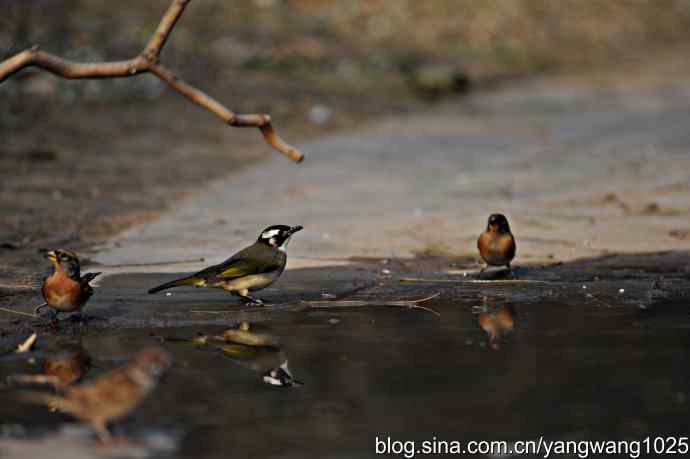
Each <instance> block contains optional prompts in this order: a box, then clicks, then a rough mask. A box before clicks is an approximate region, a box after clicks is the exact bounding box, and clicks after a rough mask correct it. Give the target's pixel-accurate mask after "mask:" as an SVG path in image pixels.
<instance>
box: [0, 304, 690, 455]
mask: <svg viewBox="0 0 690 459" xmlns="http://www.w3.org/2000/svg"><path fill="white" fill-rule="evenodd" d="M577 298H578V299H574V300H573V301H567V302H561V301H560V300H561V298H559V302H546V301H523V302H512V303H511V304H510V305H506V304H505V303H503V302H501V301H500V300H491V301H490V304H489V305H488V307H482V305H481V304H479V303H478V302H476V301H474V302H472V301H466V300H457V301H448V300H447V299H446V300H444V299H443V298H441V299H438V300H434V301H433V302H432V303H431V304H430V306H431V307H433V309H434V310H436V311H438V312H439V313H440V314H441V315H440V317H439V316H436V315H434V314H430V313H427V312H424V311H418V310H408V309H404V308H377V307H368V308H351V309H348V308H338V310H333V311H331V310H328V309H319V310H305V311H298V312H295V311H274V312H273V313H269V314H264V315H263V320H262V322H261V323H260V324H258V325H255V326H254V328H253V329H252V331H257V333H263V334H264V335H266V336H272V337H273V338H275V340H274V341H271V342H270V343H268V345H266V346H262V347H258V348H257V347H254V348H252V347H251V346H247V345H246V344H237V343H229V344H228V343H219V342H214V341H208V343H207V344H194V343H190V342H184V341H177V340H175V339H180V338H189V339H191V338H195V337H196V336H197V335H198V333H204V334H208V335H214V334H222V332H223V330H224V329H225V328H227V327H223V326H213V325H195V326H188V327H168V328H161V329H146V328H136V329H120V330H112V329H98V330H96V329H94V330H88V331H87V332H86V334H85V335H84V336H82V338H81V344H82V345H83V347H84V349H85V350H86V351H87V352H88V354H89V355H91V357H92V358H93V362H94V368H93V369H91V370H90V373H89V374H90V375H91V376H92V375H93V374H97V373H98V372H102V371H104V370H106V369H107V368H110V367H112V366H113V365H115V364H119V363H121V362H122V361H124V360H125V359H126V358H127V357H128V356H129V355H131V354H133V353H134V352H135V351H136V350H138V349H140V348H141V347H143V346H145V345H150V344H152V343H156V342H160V341H161V338H160V337H165V338H166V340H165V341H163V343H162V345H163V346H164V347H165V348H166V349H167V350H169V351H170V352H171V353H172V354H173V356H174V359H175V364H174V366H173V367H172V369H171V370H170V371H169V372H168V374H167V375H166V377H165V378H164V380H163V381H162V383H161V385H160V387H159V388H158V390H156V391H155V392H154V394H153V395H152V396H151V397H150V399H148V400H147V401H146V402H145V403H144V405H142V406H141V409H140V410H138V411H137V412H136V414H135V415H134V416H132V417H130V418H129V419H127V420H125V421H122V422H119V423H116V425H115V428H114V432H115V433H121V434H127V435H128V436H129V437H130V438H132V439H133V441H135V442H137V441H138V442H139V445H140V446H141V445H142V444H143V445H144V446H143V447H139V448H138V449H136V448H135V450H134V451H135V452H136V454H134V453H132V454H130V453H127V451H126V450H123V451H124V452H122V451H120V452H119V453H118V454H117V455H118V456H123V455H124V456H127V455H133V456H137V457H140V456H142V455H144V456H145V455H150V456H168V455H169V453H170V451H169V449H165V448H163V449H160V448H159V449H156V447H154V446H155V445H154V446H151V445H149V444H148V443H147V442H150V440H147V438H150V437H151V435H153V436H154V437H155V438H158V437H156V435H158V436H160V435H163V436H164V437H166V438H168V440H167V441H168V443H170V444H173V445H176V446H175V448H176V450H177V452H178V453H179V454H180V455H181V456H184V457H231V456H235V455H240V456H244V457H246V456H247V455H249V456H251V457H295V458H296V457H305V456H318V457H373V456H375V455H376V454H375V453H376V450H375V448H376V444H375V441H376V438H377V437H378V438H379V439H386V438H389V437H390V439H391V440H398V441H410V440H414V441H417V442H421V441H424V440H433V439H434V437H435V438H436V439H437V440H447V441H453V440H461V441H469V440H506V441H509V442H513V441H517V440H532V439H536V438H539V437H540V436H544V437H545V438H548V439H552V440H585V439H586V440H596V439H638V440H642V439H643V438H644V437H646V436H647V435H655V434H662V435H671V434H687V432H683V429H684V428H685V427H684V426H685V425H686V424H687V413H688V403H690V400H688V397H689V394H688V391H689V390H690V375H689V374H688V371H687V368H688V364H689V363H690V362H689V358H688V353H687V349H688V348H689V347H690V314H689V313H688V310H687V307H686V306H685V305H684V304H681V303H665V304H664V303H659V304H656V305H655V306H654V307H653V308H651V309H647V310H643V309H640V308H639V307H635V306H628V305H623V306H617V307H606V306H603V305H599V304H596V305H592V304H590V303H587V304H583V303H582V302H581V301H580V297H577ZM508 306H509V308H508ZM501 311H503V312H501ZM505 311H510V320H509V321H507V322H506V318H505V317H503V319H501V318H500V317H499V318H498V319H496V320H495V321H494V322H495V323H494V322H492V320H493V319H491V318H488V316H487V314H489V315H490V314H494V315H495V314H505ZM482 313H483V314H484V315H483V316H482V320H481V322H482V324H483V325H484V329H487V327H488V328H491V327H494V328H491V329H492V330H493V331H494V335H498V336H495V338H494V339H493V340H491V341H490V340H489V339H488V335H487V333H486V332H485V331H484V329H483V328H482V327H481V326H480V314H482ZM229 323H230V322H229ZM492 323H494V325H487V324H492ZM500 323H503V324H504V325H505V323H510V325H511V326H510V327H504V328H501V327H502V325H496V324H500ZM497 327H498V328H497ZM511 328H512V331H511V330H510V329H511ZM496 330H498V331H499V333H496ZM503 332H507V333H506V334H505V336H504V334H503ZM151 335H154V336H151ZM171 338H172V339H171ZM60 339H61V340H66V339H67V338H64V337H63V338H60ZM42 340H43V341H42V342H39V344H41V346H39V347H46V346H47V347H50V346H56V345H57V344H56V341H58V340H57V339H56V338H50V339H46V338H42ZM197 341H200V340H197ZM201 342H203V341H201ZM33 357H35V358H36V359H37V360H40V359H41V358H42V357H43V354H42V353H36V354H35V355H33ZM285 362H289V370H288V372H289V375H290V377H291V378H292V379H293V380H295V381H298V382H300V383H302V384H303V385H299V384H295V385H292V384H287V385H283V386H280V385H273V384H270V383H269V382H268V381H266V380H265V378H264V377H265V376H266V374H267V372H270V371H271V370H272V369H275V368H280V367H281V365H283V363H285ZM2 363H3V365H2V367H0V376H1V377H2V379H3V380H4V379H5V377H6V376H8V375H11V374H17V373H36V372H38V371H39V369H38V366H37V365H36V364H33V365H32V364H31V363H28V362H27V358H26V357H24V356H19V355H11V356H6V357H4V358H3V362H2ZM287 367H288V366H286V368H287ZM1 398H2V400H1V401H2V408H1V410H2V431H1V432H2V434H3V435H4V438H3V439H2V440H0V451H3V450H5V451H6V452H13V451H16V448H15V449H13V448H12V445H16V444H17V443H16V442H24V441H26V439H27V438H28V439H32V440H31V441H30V442H29V443H30V444H32V447H37V445H40V444H44V445H45V446H44V447H46V448H48V447H50V445H51V444H54V442H55V441H56V440H51V441H52V442H53V443H51V442H48V441H43V440H45V439H48V438H54V436H55V435H56V434H58V438H62V440H61V441H60V445H61V448H63V451H65V453H66V454H67V453H69V452H70V448H74V449H75V450H74V451H72V452H73V453H74V454H73V457H81V456H84V455H85V457H88V456H89V455H103V454H106V455H108V454H107V453H106V452H107V451H108V450H107V449H105V448H94V447H93V441H94V440H93V438H90V437H89V436H88V433H86V432H84V431H82V432H81V433H80V434H79V435H77V437H78V441H74V439H72V441H69V442H67V441H65V440H64V438H65V436H67V438H70V437H69V435H70V434H69V433H64V432H65V428H64V427H61V425H63V424H65V423H73V422H74V421H73V420H72V418H70V417H69V416H67V415H64V414H60V413H50V412H48V411H47V410H46V409H43V408H40V407H34V406H29V405H22V404H19V403H18V402H16V401H15V400H14V398H13V397H12V391H11V390H3V392H2V395H1ZM13 429H14V430H13ZM68 430H69V429H68ZM151 432H154V433H153V434H152V433H151ZM72 436H74V434H72ZM153 443H155V444H158V443H161V442H160V441H159V442H158V443H156V442H155V441H154V442H153ZM164 443H165V442H164ZM418 444H419V443H418ZM64 448H67V449H64ZM83 448H86V450H84V449H83ZM168 448H169V445H168ZM84 451H86V453H85V452H84ZM77 452H78V453H79V454H77ZM12 456H13V454H10V457H12ZM25 457H26V456H25Z"/></svg>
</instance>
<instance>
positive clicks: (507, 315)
mask: <svg viewBox="0 0 690 459" xmlns="http://www.w3.org/2000/svg"><path fill="white" fill-rule="evenodd" d="M482 309H483V310H482V311H481V312H480V313H479V318H478V322H479V326H480V327H481V328H482V330H484V332H485V333H486V336H487V337H488V338H489V346H491V348H492V349H499V348H500V344H501V343H502V342H504V341H505V339H506V337H507V336H508V335H510V333H511V332H512V331H513V328H514V327H515V316H516V313H515V308H514V307H513V306H511V305H507V304H503V305H501V306H498V307H493V308H492V307H491V306H486V305H485V306H484V307H483V308H482Z"/></svg>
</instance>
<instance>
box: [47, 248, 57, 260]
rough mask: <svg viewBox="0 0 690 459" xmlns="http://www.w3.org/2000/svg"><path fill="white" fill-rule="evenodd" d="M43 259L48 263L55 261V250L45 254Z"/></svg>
mask: <svg viewBox="0 0 690 459" xmlns="http://www.w3.org/2000/svg"><path fill="white" fill-rule="evenodd" d="M45 257H46V258H47V259H48V260H50V261H57V254H56V253H55V250H51V251H49V252H46V254H45Z"/></svg>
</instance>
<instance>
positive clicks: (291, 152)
mask: <svg viewBox="0 0 690 459" xmlns="http://www.w3.org/2000/svg"><path fill="white" fill-rule="evenodd" d="M190 1H191V0H173V1H172V3H171V4H170V6H169V7H168V10H167V11H166V12H165V14H164V15H163V18H162V19H161V21H160V23H159V24H158V27H157V28H156V31H155V32H154V34H153V36H152V37H151V39H150V40H149V42H148V44H147V45H146V47H145V48H144V50H143V51H142V52H140V53H139V54H138V55H137V56H135V57H133V58H131V59H128V60H124V61H114V62H98V63H83V62H73V61H69V60H66V59H63V58H61V57H59V56H56V55H54V54H50V53H47V52H45V51H41V50H40V49H39V47H38V45H34V46H32V47H31V48H29V49H26V50H24V51H21V52H19V53H17V54H15V55H14V56H11V57H9V58H7V59H6V60H4V61H3V62H0V83H2V82H3V81H5V80H6V79H7V78H9V77H10V76H12V75H14V74H15V73H17V72H19V71H20V70H22V69H24V68H26V67H32V66H33V67H39V68H42V69H43V70H46V71H48V72H50V73H53V74H55V75H58V76H61V77H63V78H68V79H80V78H126V77H132V76H135V75H140V74H142V73H153V74H154V75H156V76H157V77H158V78H160V79H161V80H162V81H164V82H166V83H167V84H168V85H170V86H171V87H172V88H173V89H174V90H176V91H177V92H179V93H180V94H182V95H183V96H185V97H187V98H188V99H189V100H191V101H192V102H194V103H195V104H197V105H199V106H201V107H203V108H205V109H206V110H208V111H209V112H211V113H213V114H214V115H216V116H217V117H219V118H220V119H222V120H223V121H224V122H225V123H226V124H228V125H230V126H233V127H256V128H258V129H259V130H260V131H261V134H262V135H263V137H264V140H265V141H266V143H268V144H269V145H270V146H272V147H273V148H274V149H276V150H277V151H279V152H280V153H282V154H284V155H285V156H287V157H288V158H290V159H292V160H293V161H296V162H300V161H302V159H304V156H303V155H302V153H301V152H300V151H299V150H298V149H297V148H295V147H293V146H291V145H289V144H287V143H286V142H285V141H284V140H283V139H281V138H280V137H279V136H278V135H277V134H276V132H275V130H274V129H273V126H272V125H271V117H270V116H269V115H265V114H251V115H240V114H236V113H233V112H232V111H231V110H229V109H228V108H227V107H225V106H224V105H223V104H221V103H220V102H218V101H217V100H215V99H214V98H212V97H211V96H209V95H208V94H206V93H204V92H203V91H201V90H199V89H197V88H195V87H194V86H192V85H190V84H189V83H186V82H185V81H183V80H181V79H180V78H178V77H177V76H176V75H175V74H174V73H173V72H172V71H171V70H169V69H168V68H167V67H165V66H163V65H162V64H161V63H160V53H161V50H162V49H163V46H164V45H165V43H166V41H167V40H168V38H169V36H170V33H171V32H172V29H173V27H175V23H177V20H178V19H179V18H180V16H182V13H183V12H184V10H185V8H186V7H187V4H188V3H189V2H190Z"/></svg>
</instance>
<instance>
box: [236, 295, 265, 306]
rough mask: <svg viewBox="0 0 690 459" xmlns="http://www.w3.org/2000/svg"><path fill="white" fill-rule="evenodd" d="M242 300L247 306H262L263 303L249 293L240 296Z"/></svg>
mask: <svg viewBox="0 0 690 459" xmlns="http://www.w3.org/2000/svg"><path fill="white" fill-rule="evenodd" d="M240 299H241V300H242V302H243V303H244V304H246V305H248V306H263V305H264V300H261V299H259V298H254V297H253V296H249V295H243V296H241V297H240Z"/></svg>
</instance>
